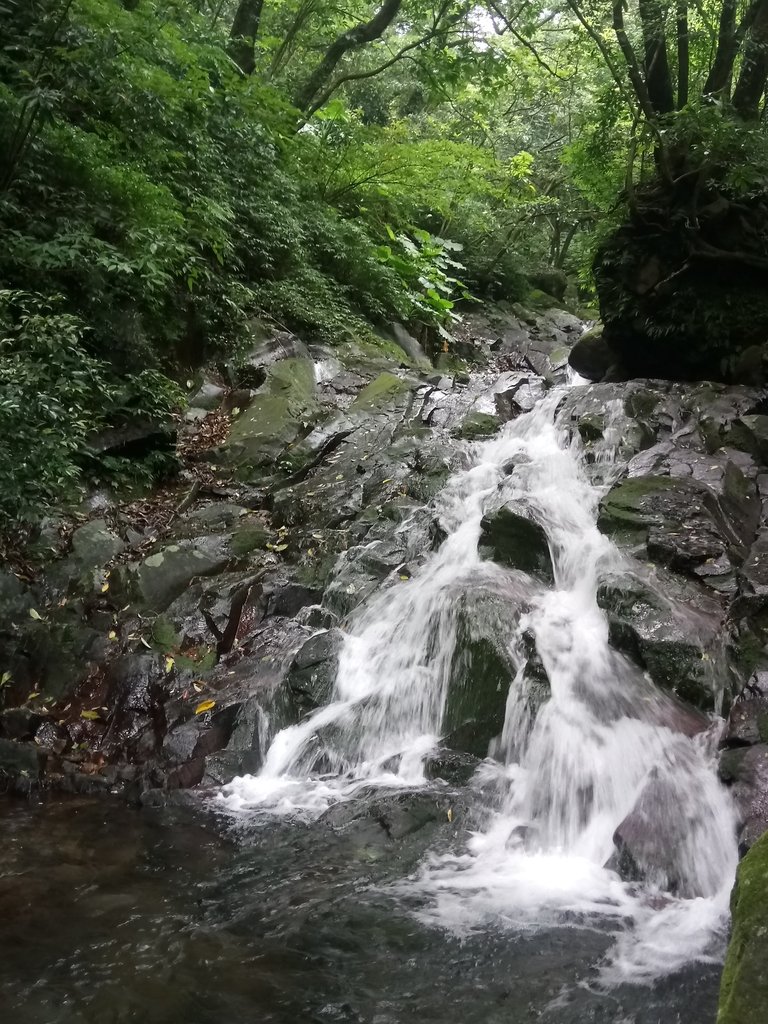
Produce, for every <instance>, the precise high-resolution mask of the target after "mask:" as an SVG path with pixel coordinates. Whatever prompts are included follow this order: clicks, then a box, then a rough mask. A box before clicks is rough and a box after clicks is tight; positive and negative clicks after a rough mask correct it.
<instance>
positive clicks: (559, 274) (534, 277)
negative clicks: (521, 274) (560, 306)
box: [528, 267, 568, 302]
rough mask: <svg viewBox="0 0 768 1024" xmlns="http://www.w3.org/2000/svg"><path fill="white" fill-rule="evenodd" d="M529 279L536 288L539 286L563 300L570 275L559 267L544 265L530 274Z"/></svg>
mask: <svg viewBox="0 0 768 1024" xmlns="http://www.w3.org/2000/svg"><path fill="white" fill-rule="evenodd" d="M528 280H529V281H530V283H531V284H532V285H533V287H534V288H539V289H541V291H543V292H546V294H547V295H551V296H552V297H553V298H555V299H557V300H558V301H559V302H562V301H563V299H564V298H565V292H566V289H567V287H568V277H567V275H566V273H565V271H563V270H560V269H559V268H558V267H543V268H542V269H540V270H536V271H533V272H532V273H530V274H528Z"/></svg>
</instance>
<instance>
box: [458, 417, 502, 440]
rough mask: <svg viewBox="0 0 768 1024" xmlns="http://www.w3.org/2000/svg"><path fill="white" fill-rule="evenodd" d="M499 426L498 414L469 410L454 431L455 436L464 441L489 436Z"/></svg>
mask: <svg viewBox="0 0 768 1024" xmlns="http://www.w3.org/2000/svg"><path fill="white" fill-rule="evenodd" d="M500 426H501V422H500V420H499V418H498V416H492V415H491V414H490V413H487V412H471V413H470V414H469V415H468V416H466V417H465V418H464V420H463V421H462V423H461V425H460V426H459V427H458V428H457V430H456V431H455V436H456V437H459V438H462V439H463V440H464V441H475V440H477V438H479V437H490V436H491V435H492V434H495V433H496V431H497V430H498V429H499V427H500Z"/></svg>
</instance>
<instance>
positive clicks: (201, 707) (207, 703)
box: [195, 700, 216, 715]
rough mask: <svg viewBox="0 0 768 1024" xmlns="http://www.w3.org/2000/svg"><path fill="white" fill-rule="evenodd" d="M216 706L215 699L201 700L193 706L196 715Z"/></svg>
mask: <svg viewBox="0 0 768 1024" xmlns="http://www.w3.org/2000/svg"><path fill="white" fill-rule="evenodd" d="M214 707H216V701H215V700H204V701H201V702H200V703H199V704H198V705H197V707H196V708H195V714H196V715H204V714H205V712H206V711H210V710H211V708H214Z"/></svg>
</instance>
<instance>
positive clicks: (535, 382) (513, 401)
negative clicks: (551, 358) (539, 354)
mask: <svg viewBox="0 0 768 1024" xmlns="http://www.w3.org/2000/svg"><path fill="white" fill-rule="evenodd" d="M545 390H546V389H545V386H544V382H543V380H542V379H541V377H530V376H528V377H522V376H521V377H519V378H518V379H517V380H516V381H515V383H514V384H512V386H511V387H508V388H506V389H505V390H504V391H498V392H496V394H495V395H494V401H495V403H496V412H497V413H498V416H499V419H500V420H501V421H502V423H506V422H507V421H508V420H513V419H516V418H517V417H518V416H520V415H521V414H522V413H525V412H530V411H531V409H532V408H533V407H534V405H535V404H536V403H537V402H538V401H539V400H540V399H541V398H543V397H544V394H545Z"/></svg>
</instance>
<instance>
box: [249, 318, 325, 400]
mask: <svg viewBox="0 0 768 1024" xmlns="http://www.w3.org/2000/svg"><path fill="white" fill-rule="evenodd" d="M252 330H253V333H254V344H253V346H252V348H251V350H250V352H249V353H248V354H247V355H246V356H245V357H244V358H243V359H241V360H240V362H239V363H238V365H237V366H236V367H232V368H231V369H230V375H231V377H232V384H233V385H234V386H235V387H240V388H244V387H245V388H258V387H261V385H262V384H263V383H264V381H265V379H266V377H267V375H268V368H269V367H270V366H272V365H273V364H275V363H280V362H283V361H286V360H295V359H302V360H306V359H309V351H308V349H307V346H306V345H305V344H304V342H303V341H301V340H300V339H299V338H297V337H296V336H295V335H294V334H290V333H289V332H288V331H276V330H274V329H272V328H269V327H267V326H266V325H265V324H262V323H258V322H256V321H254V323H253V325H252Z"/></svg>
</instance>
